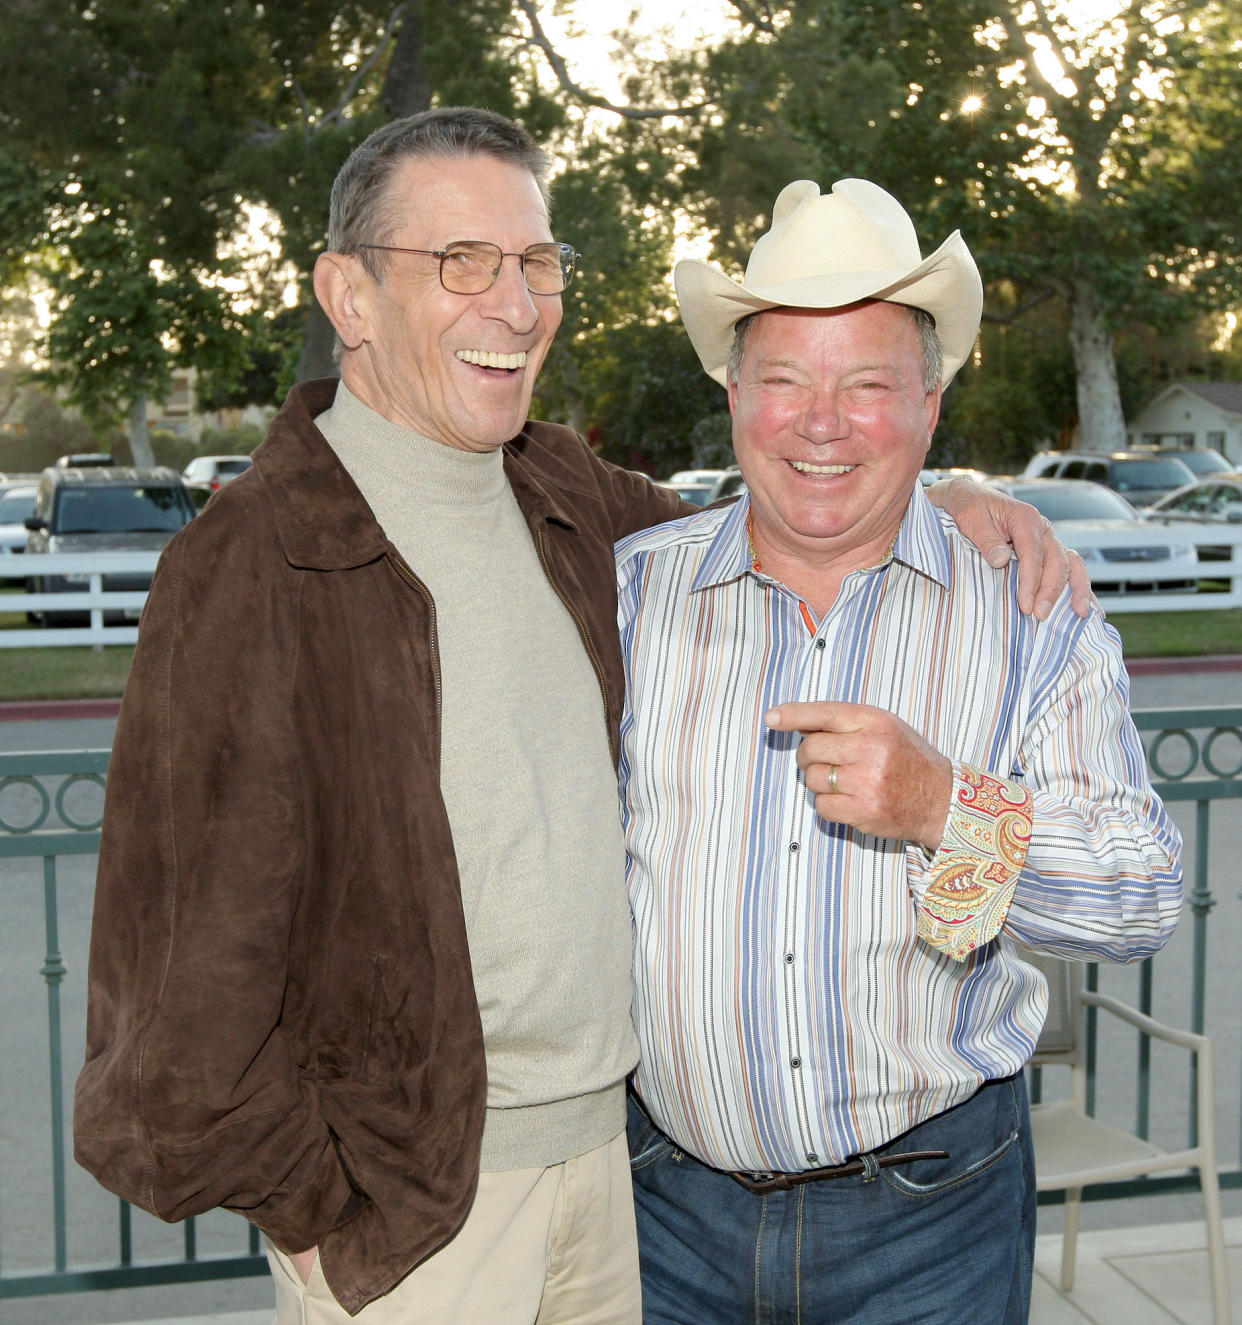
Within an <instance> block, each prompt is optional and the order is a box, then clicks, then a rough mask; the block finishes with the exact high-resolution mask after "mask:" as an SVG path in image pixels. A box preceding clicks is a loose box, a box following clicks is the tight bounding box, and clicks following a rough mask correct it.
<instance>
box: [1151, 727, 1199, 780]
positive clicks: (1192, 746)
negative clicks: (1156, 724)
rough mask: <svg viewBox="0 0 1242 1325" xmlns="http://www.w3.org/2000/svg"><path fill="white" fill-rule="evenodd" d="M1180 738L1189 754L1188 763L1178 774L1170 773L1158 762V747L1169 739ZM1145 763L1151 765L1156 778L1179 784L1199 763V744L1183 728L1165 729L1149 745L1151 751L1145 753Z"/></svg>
mask: <svg viewBox="0 0 1242 1325" xmlns="http://www.w3.org/2000/svg"><path fill="white" fill-rule="evenodd" d="M1179 736H1180V737H1181V739H1182V740H1183V741H1185V742H1186V745H1187V748H1188V750H1189V753H1190V761H1189V763H1187V765H1186V767H1185V768H1184V769H1182V771H1181V772H1180V773H1171V772H1169V770H1168V769H1167V768H1165V767H1164V765H1163V764H1162V763H1161V762H1160V747H1161V746H1162V745H1163V744H1164V743H1165V741H1166V740H1168V739H1169V737H1179ZM1147 762H1148V763H1149V764H1150V765H1151V770H1152V772H1153V773H1155V774H1156V775H1157V776H1158V777H1162V778H1164V779H1165V781H1166V782H1181V781H1182V780H1183V779H1184V778H1188V777H1189V776H1190V775H1191V773H1193V772H1194V771H1195V768H1196V767H1197V766H1198V763H1199V742H1198V741H1196V740H1195V738H1194V737H1193V736H1192V735H1191V734H1190V733H1189V732H1188V731H1187V730H1186V729H1185V728H1184V727H1166V728H1165V729H1164V730H1163V731H1162V732H1161V733H1160V735H1159V736H1157V737H1156V739H1155V740H1154V741H1152V743H1151V749H1150V750H1148V752H1147Z"/></svg>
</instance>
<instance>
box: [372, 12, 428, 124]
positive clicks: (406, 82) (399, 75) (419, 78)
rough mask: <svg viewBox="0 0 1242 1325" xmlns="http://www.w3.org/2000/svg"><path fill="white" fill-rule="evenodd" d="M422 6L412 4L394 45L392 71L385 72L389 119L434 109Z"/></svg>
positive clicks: (384, 95)
mask: <svg viewBox="0 0 1242 1325" xmlns="http://www.w3.org/2000/svg"><path fill="white" fill-rule="evenodd" d="M420 9H421V6H416V5H410V6H409V8H408V9H407V10H406V13H405V17H404V18H403V19H402V20H401V26H400V27H399V28H398V29H397V40H396V41H395V42H394V43H393V48H392V55H391V56H390V57H389V60H388V68H387V69H386V70H385V71H384V87H383V90H382V91H381V92H380V104H381V105H382V106H383V107H384V109H385V110H386V111H387V112H388V117H389V119H393V120H399V119H402V118H403V117H404V116H406V115H416V114H417V113H418V112H419V111H420V110H429V109H430V108H431V82H430V80H429V79H428V77H427V67H426V65H425V64H424V63H423V20H422V15H421V13H420Z"/></svg>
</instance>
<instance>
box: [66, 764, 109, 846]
mask: <svg viewBox="0 0 1242 1325" xmlns="http://www.w3.org/2000/svg"><path fill="white" fill-rule="evenodd" d="M81 782H88V783H94V785H95V786H97V787H98V788H99V789H100V791H103V790H104V780H103V778H102V777H101V776H100V775H99V774H98V773H70V774H69V776H68V777H67V778H65V780H64V781H63V782H62V783H61V784H60V788H59V790H58V791H57V792H56V813H57V814H59V815H60V817H61V819H62V820H64V823H65V826H66V827H67V828H72V829H74V830H75V831H76V832H79V833H89V832H92V831H93V830H94V829H96V828H98V827H99V826H100V825H101V824H102V823H103V808H102V801H101V802H100V810H99V816H98V818H95V819H92V820H91V821H90V822H89V823H87V822H86V821H84V820H78V819H75V818H74V817H73V816H72V815H71V814H70V813H69V811H68V810H67V809H66V808H65V793H66V792H67V791H68V790H69V789H70V788H71V787H76V786H77V785H78V784H79V783H81Z"/></svg>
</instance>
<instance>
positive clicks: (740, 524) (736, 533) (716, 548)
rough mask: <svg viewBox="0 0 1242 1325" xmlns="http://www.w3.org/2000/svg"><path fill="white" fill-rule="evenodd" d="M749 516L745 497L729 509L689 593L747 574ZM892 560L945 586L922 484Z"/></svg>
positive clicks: (941, 543) (945, 567)
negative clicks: (747, 525)
mask: <svg viewBox="0 0 1242 1325" xmlns="http://www.w3.org/2000/svg"><path fill="white" fill-rule="evenodd" d="M749 515H750V496H749V494H746V495H743V496H742V497H740V498H739V499H738V500H737V502H736V503H735V504H734V505H733V506H732V507H731V508H730V509H729V511H728V513H727V514H726V516H725V518H724V520H723V521H722V522H721V524H720V528H719V529H718V530H717V531H716V536H715V537H714V538H713V539H712V541H711V543H710V544H709V545H708V548H707V552H706V554H705V555H704V557H703V561H702V563H701V565H700V566H699V569H698V571H697V572H696V574H695V577H694V582H693V584H692V585H691V590H692V591H693V590H697V589H710V588H712V587H713V586H716V585H721V584H727V583H729V581H731V580H736V579H739V578H740V577H741V576H743V575H745V574H747V572H749V570H750V568H751V557H750V540H749V539H748V538H747V535H746V521H747V519H748V517H749ZM893 560H894V561H897V562H901V563H902V564H903V565H906V566H909V567H910V569H911V570H914V571H917V572H918V573H919V574H920V575H925V576H927V578H928V579H931V580H934V581H935V582H936V583H937V584H939V585H941V586H943V587H946V588H947V587H948V584H949V578H950V558H949V540H948V535H947V533H946V530H945V526H944V524H943V523H942V519H941V516H940V513H939V512H938V511H937V509H936V507H935V506H933V505H932V503H931V502H930V501H928V500H927V495H926V493H925V492H924V491H923V485H922V483H916V484H915V487H914V492H913V494H912V495H911V499H910V504H909V506H908V507H907V508H906V513H905V516H904V517H903V519H902V521H901V528H900V529H899V530H898V531H897V541H896V542H895V543H894V544H893Z"/></svg>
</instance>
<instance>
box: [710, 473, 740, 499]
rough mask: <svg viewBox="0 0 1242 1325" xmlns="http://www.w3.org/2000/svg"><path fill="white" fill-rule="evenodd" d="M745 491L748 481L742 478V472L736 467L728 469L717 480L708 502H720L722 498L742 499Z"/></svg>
mask: <svg viewBox="0 0 1242 1325" xmlns="http://www.w3.org/2000/svg"><path fill="white" fill-rule="evenodd" d="M745 491H746V480H745V479H744V478H743V477H742V471H741V470H740V469H738V467H737V466H736V465H734V466H733V468H732V469H726V470H725V471H724V472H723V473H722V474H721V475H720V477H719V478H718V479H717V480H716V482H715V485H714V486H713V487H712V490H711V492H710V493H709V494H708V498H707V500H708V502H709V503H710V502H714V501H719V500H720V499H721V497H740V496H741V495H742V493H744V492H745Z"/></svg>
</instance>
